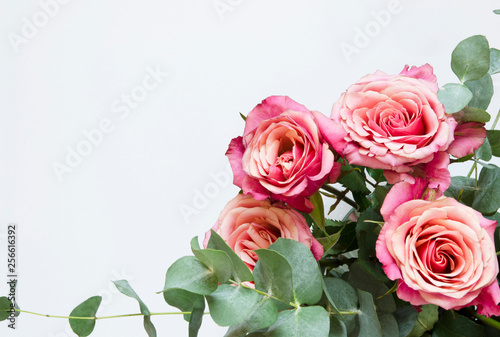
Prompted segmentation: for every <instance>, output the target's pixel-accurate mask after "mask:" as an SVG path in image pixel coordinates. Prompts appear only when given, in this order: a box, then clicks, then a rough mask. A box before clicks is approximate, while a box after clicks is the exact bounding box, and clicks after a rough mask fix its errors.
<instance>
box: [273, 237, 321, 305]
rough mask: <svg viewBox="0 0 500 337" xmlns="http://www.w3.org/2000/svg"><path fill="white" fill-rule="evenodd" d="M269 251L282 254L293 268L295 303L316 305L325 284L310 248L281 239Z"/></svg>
mask: <svg viewBox="0 0 500 337" xmlns="http://www.w3.org/2000/svg"><path fill="white" fill-rule="evenodd" d="M269 249H270V250H274V251H276V252H278V253H279V254H281V255H282V256H283V257H284V258H285V259H286V260H287V261H288V263H289V264H290V266H291V268H292V285H293V297H294V301H295V302H296V303H300V304H311V305H312V304H316V303H317V302H318V301H319V300H320V298H321V294H322V293H323V289H322V284H323V282H322V277H321V273H320V270H319V267H318V264H317V262H316V259H315V258H314V256H313V255H312V253H311V251H310V250H309V248H307V247H306V246H305V245H304V244H303V243H300V242H297V241H294V240H291V239H283V238H280V239H278V240H277V241H276V242H275V243H273V244H272V245H271V246H269Z"/></svg>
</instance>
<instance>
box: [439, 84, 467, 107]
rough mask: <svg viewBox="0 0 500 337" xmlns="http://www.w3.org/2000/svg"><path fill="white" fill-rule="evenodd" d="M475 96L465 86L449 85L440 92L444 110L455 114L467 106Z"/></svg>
mask: <svg viewBox="0 0 500 337" xmlns="http://www.w3.org/2000/svg"><path fill="white" fill-rule="evenodd" d="M473 96H474V95H473V94H472V92H471V91H470V90H469V88H468V87H467V86H465V85H464V84H458V83H448V84H445V85H444V86H443V87H442V88H441V89H439V91H438V98H439V101H440V102H441V103H442V104H443V105H444V110H445V111H446V112H447V113H449V114H452V113H455V112H458V111H460V110H462V109H463V108H465V107H466V106H467V104H469V102H470V100H471V99H472V97H473Z"/></svg>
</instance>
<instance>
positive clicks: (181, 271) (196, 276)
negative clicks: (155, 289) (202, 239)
mask: <svg viewBox="0 0 500 337" xmlns="http://www.w3.org/2000/svg"><path fill="white" fill-rule="evenodd" d="M217 286H218V281H217V276H216V275H215V273H214V272H213V271H212V270H210V269H209V268H208V267H207V266H205V265H204V264H203V263H202V262H201V261H200V260H198V259H197V258H196V257H194V256H184V257H181V258H180V259H179V260H177V261H175V262H174V263H173V264H172V265H171V266H170V268H168V270H167V275H166V276H165V286H164V287H163V290H162V291H165V290H169V289H173V288H178V289H183V290H187V291H189V292H192V293H195V294H200V295H209V294H211V293H213V292H214V291H215V290H216V289H217Z"/></svg>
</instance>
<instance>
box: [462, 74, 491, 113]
mask: <svg viewBox="0 0 500 337" xmlns="http://www.w3.org/2000/svg"><path fill="white" fill-rule="evenodd" d="M464 84H465V85H466V86H467V88H469V90H470V91H471V92H472V99H471V100H470V102H469V104H468V106H469V107H470V108H478V109H483V110H486V109H487V108H488V106H489V105H490V102H491V97H493V81H492V79H491V76H490V74H485V75H484V76H483V77H481V78H480V79H478V80H474V81H467V82H465V83H464Z"/></svg>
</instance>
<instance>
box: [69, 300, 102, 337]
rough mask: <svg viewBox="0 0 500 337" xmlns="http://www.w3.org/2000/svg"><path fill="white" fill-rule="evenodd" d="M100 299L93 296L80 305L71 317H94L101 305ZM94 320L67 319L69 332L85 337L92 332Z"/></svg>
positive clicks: (72, 312)
mask: <svg viewBox="0 0 500 337" xmlns="http://www.w3.org/2000/svg"><path fill="white" fill-rule="evenodd" d="M101 301H102V297H101V296H94V297H90V298H89V299H87V300H85V301H83V302H82V303H80V304H79V305H78V306H77V307H76V308H75V309H73V311H71V313H70V314H69V315H70V316H71V317H95V314H96V313H97V309H99V305H101ZM95 321H96V320H95V319H73V318H70V319H69V325H70V326H71V330H73V332H74V333H75V334H77V335H78V336H79V337H86V336H88V335H90V334H91V333H92V331H94V327H95Z"/></svg>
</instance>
